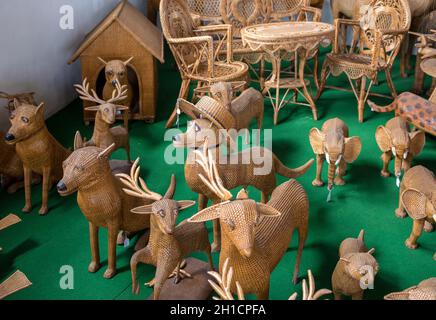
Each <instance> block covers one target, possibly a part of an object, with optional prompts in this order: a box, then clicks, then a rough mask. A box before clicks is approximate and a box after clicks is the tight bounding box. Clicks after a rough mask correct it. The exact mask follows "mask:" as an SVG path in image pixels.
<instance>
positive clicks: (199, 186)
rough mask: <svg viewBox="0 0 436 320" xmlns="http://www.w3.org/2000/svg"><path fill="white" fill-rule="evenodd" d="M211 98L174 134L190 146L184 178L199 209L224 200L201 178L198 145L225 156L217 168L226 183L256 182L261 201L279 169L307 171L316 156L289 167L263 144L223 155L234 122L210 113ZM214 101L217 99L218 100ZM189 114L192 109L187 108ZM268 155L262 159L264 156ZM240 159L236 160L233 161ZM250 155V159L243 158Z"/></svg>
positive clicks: (176, 139) (295, 172) (217, 244)
mask: <svg viewBox="0 0 436 320" xmlns="http://www.w3.org/2000/svg"><path fill="white" fill-rule="evenodd" d="M209 101H211V102H213V101H215V100H213V99H212V98H210V97H203V98H202V99H200V101H199V102H198V103H197V104H196V105H195V106H193V105H192V106H193V107H195V108H196V109H197V112H198V113H199V114H201V116H202V118H200V119H196V120H193V121H191V122H190V123H189V124H188V129H187V131H186V133H182V134H179V135H176V136H175V137H173V145H174V146H175V147H176V148H177V147H184V148H188V149H190V152H189V153H188V157H187V161H186V164H185V178H186V183H187V184H188V186H189V188H190V189H191V190H192V191H194V192H196V193H198V209H199V211H200V210H202V209H204V208H205V207H206V206H207V202H208V200H209V199H210V200H212V202H213V203H214V204H216V203H218V202H221V199H220V198H219V197H217V195H216V194H215V193H214V192H212V191H211V190H210V189H209V188H207V185H206V184H205V183H204V182H203V181H202V179H200V177H199V173H200V172H201V167H200V166H199V165H198V164H197V163H196V158H197V155H196V153H195V152H194V151H195V149H196V148H199V147H202V146H206V147H207V148H209V150H210V151H211V153H212V154H213V155H212V156H213V158H214V159H220V160H223V157H224V158H225V159H224V160H223V161H219V162H218V164H217V170H218V172H219V174H220V176H221V177H222V180H223V184H224V187H225V188H226V189H233V188H236V187H238V186H244V187H246V186H248V185H251V186H254V187H255V188H257V189H259V190H260V191H261V193H262V200H261V201H262V202H266V201H268V197H269V195H270V194H271V193H272V191H273V190H274V188H275V187H276V176H275V175H276V173H277V174H280V175H282V176H284V177H287V178H296V177H298V176H300V175H302V174H304V173H305V172H306V171H307V170H308V169H309V168H310V166H311V165H312V163H313V160H309V161H308V162H307V163H306V164H304V165H303V166H301V167H299V168H296V169H290V168H287V167H286V166H285V165H284V164H283V163H282V162H281V161H280V160H279V159H278V158H277V157H276V156H275V155H274V154H273V153H272V152H271V151H270V150H268V149H265V148H261V147H252V148H248V149H245V150H243V151H241V152H239V153H237V154H231V155H223V154H222V153H221V152H220V150H219V146H220V145H221V144H224V142H225V139H226V137H223V136H222V130H223V129H225V128H232V122H231V121H229V117H224V116H222V114H221V115H217V114H214V113H209V112H210V110H213V108H209V107H204V105H206V106H209V105H210V103H209ZM215 103H217V102H216V101H215ZM180 108H181V109H182V110H183V111H184V112H186V111H185V109H184V105H183V104H180ZM187 114H188V115H189V114H190V112H189V111H188V112H187ZM261 157H262V158H263V159H266V161H263V163H261V160H262V158H261ZM235 159H237V161H234V160H235ZM243 159H248V160H249V161H242V160H243ZM267 164H268V165H270V170H267V171H268V172H263V171H262V172H260V171H259V172H260V173H261V174H257V173H256V171H257V170H259V169H260V168H261V167H262V165H267ZM219 247H220V231H219V224H218V221H214V242H213V244H212V251H218V250H219Z"/></svg>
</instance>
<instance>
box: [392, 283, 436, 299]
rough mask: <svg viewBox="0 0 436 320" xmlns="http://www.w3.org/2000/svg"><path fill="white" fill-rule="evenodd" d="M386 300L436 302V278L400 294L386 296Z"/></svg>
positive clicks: (393, 293)
mask: <svg viewBox="0 0 436 320" xmlns="http://www.w3.org/2000/svg"><path fill="white" fill-rule="evenodd" d="M385 300H436V278H429V279H426V280H424V281H421V282H420V283H419V284H418V285H416V286H413V287H410V288H408V289H406V290H403V291H400V292H392V293H389V294H387V295H385Z"/></svg>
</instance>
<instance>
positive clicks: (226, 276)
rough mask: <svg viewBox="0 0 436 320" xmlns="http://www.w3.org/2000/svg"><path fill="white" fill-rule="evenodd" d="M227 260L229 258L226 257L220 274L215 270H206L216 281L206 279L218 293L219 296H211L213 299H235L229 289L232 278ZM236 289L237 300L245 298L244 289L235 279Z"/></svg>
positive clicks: (231, 270)
mask: <svg viewBox="0 0 436 320" xmlns="http://www.w3.org/2000/svg"><path fill="white" fill-rule="evenodd" d="M229 261H230V258H227V259H226V261H225V262H224V265H223V271H222V275H221V274H219V273H218V272H216V271H209V272H208V273H209V274H210V275H211V276H212V277H214V278H215V280H216V282H214V281H212V280H208V281H209V284H210V285H211V286H212V288H213V289H214V290H215V292H216V293H217V294H218V295H219V297H213V299H214V300H235V298H234V297H233V294H232V292H231V290H230V287H231V284H232V278H233V268H232V267H229ZM236 289H237V292H238V300H245V296H244V291H243V290H242V287H241V285H240V284H239V282H238V281H236Z"/></svg>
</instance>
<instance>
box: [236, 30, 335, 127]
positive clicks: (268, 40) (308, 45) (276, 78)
mask: <svg viewBox="0 0 436 320" xmlns="http://www.w3.org/2000/svg"><path fill="white" fill-rule="evenodd" d="M334 31H335V30H334V26H333V25H331V24H328V23H322V22H296V21H289V22H278V23H268V24H258V25H253V26H249V27H246V28H244V29H242V30H241V37H242V42H243V44H244V46H248V47H249V48H250V49H251V50H253V51H259V50H262V51H263V52H265V53H266V54H268V55H269V56H270V59H271V61H272V65H273V72H272V75H271V77H270V79H269V80H268V81H266V82H265V92H267V93H268V96H269V98H270V100H271V104H272V106H273V108H274V124H277V120H278V114H279V111H280V109H281V108H283V107H284V106H285V105H286V104H287V103H289V102H292V103H293V104H297V105H304V106H308V107H310V108H311V109H312V113H313V118H314V119H315V120H317V119H318V112H317V109H316V106H315V102H314V101H313V99H312V96H311V94H310V93H309V91H308V89H307V86H308V85H309V83H310V82H309V81H308V80H307V79H305V78H304V68H305V65H306V60H307V58H308V57H309V56H310V55H311V54H312V55H313V53H314V51H316V50H318V48H319V46H320V45H323V46H328V45H329V44H330V43H331V42H332V40H333V38H334ZM290 53H294V54H295V59H294V63H295V73H294V77H283V78H281V62H282V60H283V58H284V57H285V56H289V54H290ZM297 70H298V72H297ZM300 88H302V91H300ZM281 89H284V90H286V91H285V94H284V96H283V97H282V98H280V90H281ZM274 91H275V95H274ZM298 93H300V94H301V95H302V96H303V97H304V98H305V100H306V101H307V103H299V102H297V98H298ZM289 94H293V100H291V99H289V100H287V99H286V98H287V97H288V95H289Z"/></svg>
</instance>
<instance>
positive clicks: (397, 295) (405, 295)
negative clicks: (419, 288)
mask: <svg viewBox="0 0 436 320" xmlns="http://www.w3.org/2000/svg"><path fill="white" fill-rule="evenodd" d="M384 299H385V300H409V292H408V291H401V292H392V293H389V294H387V295H385V296H384Z"/></svg>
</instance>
